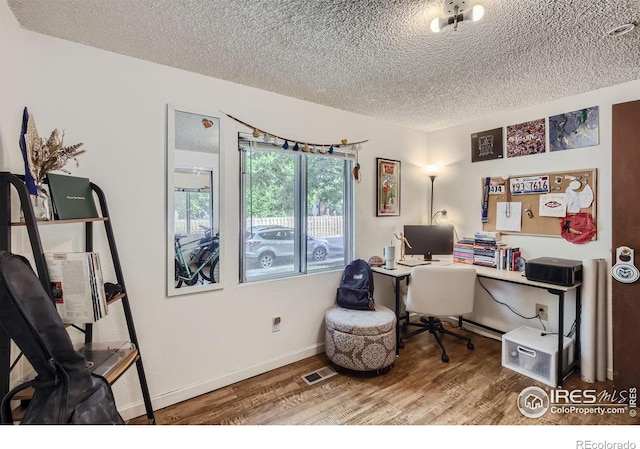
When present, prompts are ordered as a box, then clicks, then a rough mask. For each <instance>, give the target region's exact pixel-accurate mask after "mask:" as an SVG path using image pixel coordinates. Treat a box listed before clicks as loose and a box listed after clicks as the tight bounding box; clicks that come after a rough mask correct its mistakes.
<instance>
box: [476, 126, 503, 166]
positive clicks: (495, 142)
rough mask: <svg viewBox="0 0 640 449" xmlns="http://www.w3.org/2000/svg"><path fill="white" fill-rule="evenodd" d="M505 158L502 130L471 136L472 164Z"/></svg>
mask: <svg viewBox="0 0 640 449" xmlns="http://www.w3.org/2000/svg"><path fill="white" fill-rule="evenodd" d="M503 156H504V147H503V144H502V128H496V129H491V130H489V131H482V132H479V133H474V134H471V162H479V161H488V160H491V159H500V158H502V157H503Z"/></svg>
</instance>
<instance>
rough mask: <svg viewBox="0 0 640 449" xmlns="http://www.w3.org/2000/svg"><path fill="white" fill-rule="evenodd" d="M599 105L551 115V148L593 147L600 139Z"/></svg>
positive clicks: (555, 149) (554, 149) (551, 149)
mask: <svg viewBox="0 0 640 449" xmlns="http://www.w3.org/2000/svg"><path fill="white" fill-rule="evenodd" d="M598 115H599V114H598V106H594V107H591V108H585V109H580V110H578V111H571V112H565V113H564V114H558V115H554V116H553V117H549V150H550V151H561V150H570V149H573V148H583V147H592V146H595V145H598V144H599V143H600V141H599V131H598V127H599V117H598Z"/></svg>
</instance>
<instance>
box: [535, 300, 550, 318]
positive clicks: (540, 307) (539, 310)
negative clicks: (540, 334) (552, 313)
mask: <svg viewBox="0 0 640 449" xmlns="http://www.w3.org/2000/svg"><path fill="white" fill-rule="evenodd" d="M536 315H538V317H539V318H540V319H541V320H543V321H548V320H549V310H548V309H547V306H545V305H544V304H536Z"/></svg>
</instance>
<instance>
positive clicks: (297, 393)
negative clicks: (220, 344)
mask: <svg viewBox="0 0 640 449" xmlns="http://www.w3.org/2000/svg"><path fill="white" fill-rule="evenodd" d="M462 332H463V333H464V331H462ZM469 335H471V336H472V338H473V342H474V345H475V350H473V351H470V350H468V349H467V348H466V344H465V343H464V342H462V341H460V340H458V339H455V338H454V337H448V336H446V337H445V339H444V341H445V347H446V348H447V352H448V354H449V356H450V359H451V361H450V362H449V363H443V362H442V361H441V360H440V351H439V349H438V347H437V346H436V343H435V340H434V339H433V337H432V336H431V335H429V334H428V333H423V334H419V335H416V336H414V337H411V338H410V339H408V340H407V341H406V342H405V344H406V346H405V348H404V349H403V350H401V352H400V356H399V357H398V358H397V359H396V363H395V364H394V366H393V369H391V370H390V372H388V373H387V374H383V375H375V376H372V375H362V374H359V375H357V374H350V373H339V374H338V375H335V376H333V377H329V378H327V379H325V380H323V381H321V382H318V383H316V384H314V385H308V384H307V383H305V382H304V380H303V379H302V378H301V376H303V375H305V374H308V373H310V372H312V371H314V370H317V369H320V368H322V367H323V366H326V365H330V362H329V361H328V359H327V358H326V356H325V355H324V354H319V355H316V356H313V357H310V358H307V359H305V360H301V361H299V362H296V363H293V364H291V365H287V366H284V367H282V368H279V369H276V370H273V371H271V372H268V373H265V374H262V375H259V376H256V377H253V378H251V379H247V380H244V381H242V382H238V383H236V384H233V385H229V386H227V387H224V388H220V389H218V390H216V391H213V392H211V393H208V394H204V395H202V396H199V397H197V398H193V399H191V400H188V401H185V402H182V403H180V404H176V405H173V406H170V407H167V408H164V409H161V410H157V411H156V412H155V415H156V422H157V424H161V425H171V424H173V425H207V424H209V425H210V424H214V425H234V424H238V425H265V424H270V425H281V424H291V425H319V424H346V425H366V424H369V425H424V424H441V425H447V424H473V425H495V424H498V425H549V424H562V425H594V424H605V425H607V424H608V425H628V424H638V423H639V421H638V417H631V416H630V415H629V413H628V410H626V411H625V413H624V414H605V415H602V416H600V415H597V414H593V413H590V414H579V413H567V414H558V413H551V412H549V411H548V412H547V413H546V414H545V415H544V416H542V417H540V418H537V419H531V418H527V417H525V416H523V415H522V414H521V413H520V411H519V410H518V408H517V406H516V398H517V396H518V394H519V393H520V392H521V391H522V390H523V389H524V388H526V387H529V386H532V385H537V386H540V387H542V388H544V389H545V390H547V391H548V390H549V389H550V388H549V387H548V386H546V385H544V384H542V383H539V382H536V381H534V380H532V379H530V378H528V377H526V376H523V375H521V374H518V373H516V372H514V371H512V370H509V369H506V368H503V367H502V366H501V343H500V342H499V341H496V340H493V339H490V338H486V337H482V336H479V335H475V334H469ZM564 388H566V389H568V390H574V389H595V390H597V391H598V392H600V391H603V390H606V391H608V392H609V393H613V386H612V385H611V383H610V382H598V383H595V384H590V383H586V382H583V381H582V380H581V379H580V376H579V375H578V374H575V373H574V374H572V375H571V376H570V377H569V379H567V381H566V382H565V385H564ZM141 422H142V419H141V418H136V419H133V420H131V421H130V422H129V423H130V424H137V423H141Z"/></svg>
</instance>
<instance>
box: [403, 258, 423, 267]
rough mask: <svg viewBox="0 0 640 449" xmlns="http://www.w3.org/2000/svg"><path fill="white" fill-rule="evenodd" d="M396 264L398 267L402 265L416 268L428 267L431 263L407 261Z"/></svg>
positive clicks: (415, 260)
mask: <svg viewBox="0 0 640 449" xmlns="http://www.w3.org/2000/svg"><path fill="white" fill-rule="evenodd" d="M397 263H398V265H404V266H405V267H417V266H418V265H429V264H430V263H431V262H427V261H426V260H420V259H407V260H399V261H398V262H397Z"/></svg>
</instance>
